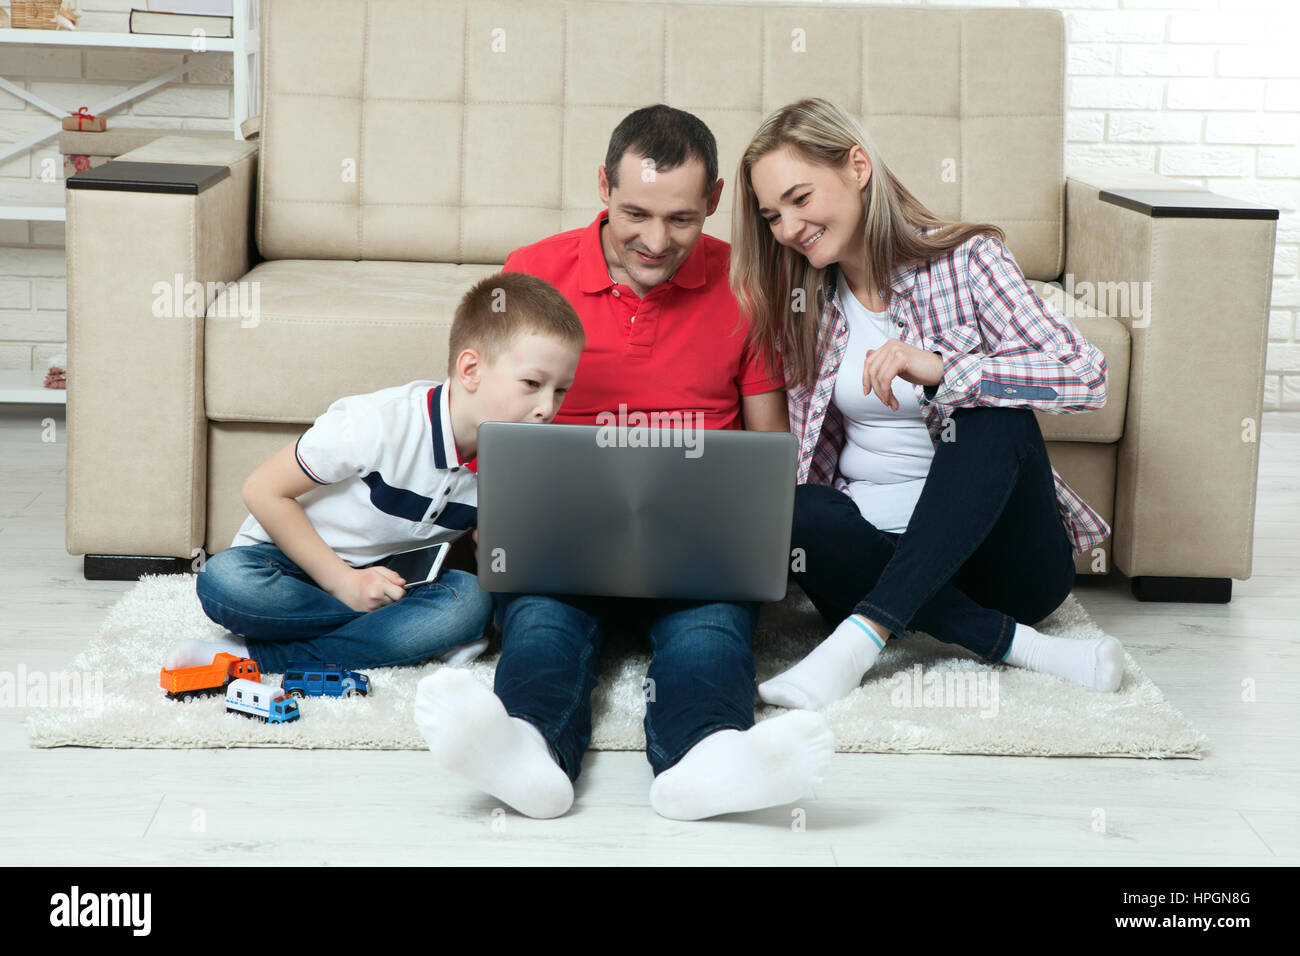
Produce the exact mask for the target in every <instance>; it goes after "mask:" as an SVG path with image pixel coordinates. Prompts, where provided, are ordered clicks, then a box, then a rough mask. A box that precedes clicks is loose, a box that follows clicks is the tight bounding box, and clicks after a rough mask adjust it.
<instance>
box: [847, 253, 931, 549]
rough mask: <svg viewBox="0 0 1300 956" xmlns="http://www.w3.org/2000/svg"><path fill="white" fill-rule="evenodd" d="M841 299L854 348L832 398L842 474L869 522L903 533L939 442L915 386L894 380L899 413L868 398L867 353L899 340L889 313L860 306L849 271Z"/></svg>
mask: <svg viewBox="0 0 1300 956" xmlns="http://www.w3.org/2000/svg"><path fill="white" fill-rule="evenodd" d="M836 296H837V298H838V301H839V305H840V309H841V310H842V311H843V312H844V316H845V318H846V319H847V320H848V326H849V344H848V347H847V349H846V350H845V353H844V360H843V361H842V362H841V363H840V370H839V373H838V374H837V375H836V377H835V391H834V393H833V395H832V399H831V400H832V402H834V404H835V407H836V408H838V409H839V412H840V416H841V417H842V418H843V419H844V429H845V438H846V441H845V442H844V448H843V449H842V450H841V451H840V462H839V465H840V474H842V475H843V476H844V477H845V479H846V480H847V481H848V482H849V487H848V492H849V495H850V496H851V497H852V498H853V501H854V503H856V504H857V506H858V510H859V511H860V512H861V513H862V516H863V517H864V518H866V519H867V520H868V521H870V522H871V523H872V524H873V525H875V526H876V527H877V528H879V529H880V530H881V531H894V532H898V533H900V534H901V533H902V532H904V531H906V530H907V523H908V521H910V520H911V517H912V510H913V509H914V508H915V507H916V500H917V499H918V498H919V497H920V496H921V489H922V487H924V485H925V478H926V475H928V474H929V473H930V461H931V459H933V458H934V442H933V441H931V440H930V432H929V430H928V429H927V428H926V427H925V420H924V418H923V417H922V415H921V406H920V405H919V404H917V401H916V395H915V393H914V392H913V391H912V385H911V383H909V382H905V381H903V379H901V378H895V379H894V382H893V389H894V397H895V398H896V399H897V401H898V411H894V410H893V409H891V408H889V407H888V406H886V405H884V404H883V403H881V401H880V399H879V398H877V397H876V395H875V393H874V392H873V393H872V394H870V395H863V394H862V368H863V366H864V365H865V364H866V355H867V349H876V348H880V346H882V345H884V343H885V340H886V339H889V338H898V336H897V334H896V333H895V330H894V327H893V326H891V324H890V322H889V313H888V312H887V311H886V312H872V311H870V310H868V309H867V308H865V307H864V306H863V305H862V304H861V303H860V302H858V300H857V298H856V297H855V296H854V295H853V293H852V291H851V290H850V289H849V287H848V284H847V283H845V281H844V277H843V273H841V275H840V279H839V285H838V287H837V289H836Z"/></svg>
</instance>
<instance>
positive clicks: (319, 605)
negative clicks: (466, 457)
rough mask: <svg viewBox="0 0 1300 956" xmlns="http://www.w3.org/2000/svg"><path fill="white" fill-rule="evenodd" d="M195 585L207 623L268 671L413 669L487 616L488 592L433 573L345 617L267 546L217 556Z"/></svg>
mask: <svg viewBox="0 0 1300 956" xmlns="http://www.w3.org/2000/svg"><path fill="white" fill-rule="evenodd" d="M195 581H196V584H195V587H196V588H197V590H198V595H199V602H200V603H201V604H202V605H203V610H204V611H205V612H206V613H207V615H208V617H210V618H212V620H214V621H216V622H217V623H218V624H220V625H221V626H222V627H224V628H226V629H227V630H230V631H233V632H234V633H236V634H240V635H243V637H244V639H245V641H246V642H247V644H248V656H249V657H251V658H252V659H253V660H255V661H256V662H257V666H258V668H260V669H261V670H263V671H266V672H268V673H271V674H280V673H283V672H284V669H285V667H284V665H285V663H286V662H287V661H293V660H306V661H332V662H335V663H338V664H341V665H342V666H343V667H345V668H353V669H356V668H363V667H399V666H401V665H404V664H418V663H420V662H421V661H427V660H429V659H431V658H434V657H437V656H439V655H441V654H444V653H446V652H447V651H449V650H451V649H452V648H453V647H456V646H457V645H459V644H467V643H469V642H471V641H476V640H478V639H479V638H480V637H482V636H483V630H484V628H486V627H487V624H488V621H490V620H491V617H492V598H491V595H489V594H488V593H487V592H486V591H482V590H480V589H479V586H478V580H477V579H476V578H475V577H474V575H472V574H467V573H465V572H464V571H443V572H442V574H441V575H440V576H439V578H438V580H437V581H435V582H433V583H432V584H421V585H419V586H417V587H414V588H412V589H411V590H410V591H408V592H407V593H406V595H405V597H402V598H401V599H399V600H397V601H394V602H393V603H392V604H386V605H384V606H383V607H381V608H376V609H375V610H373V611H354V610H353V609H352V608H350V607H348V606H347V605H346V604H344V603H343V602H342V601H340V600H339V599H338V598H336V597H334V596H333V595H332V594H330V593H329V592H327V591H325V590H324V589H323V588H321V587H320V586H319V585H318V584H316V582H315V581H313V580H312V579H311V577H310V575H308V574H307V572H305V571H303V570H302V569H301V568H300V567H298V565H296V564H295V563H294V562H293V561H292V560H291V559H290V558H289V556H288V555H286V554H285V553H284V552H283V551H281V550H280V549H279V548H277V547H276V546H275V545H273V544H250V545H240V546H239V547H233V548H227V549H226V550H224V551H221V552H218V553H217V554H214V555H213V556H212V557H210V558H208V560H207V561H206V562H205V563H204V565H203V570H201V571H200V572H199V573H198V574H197V575H196V576H195Z"/></svg>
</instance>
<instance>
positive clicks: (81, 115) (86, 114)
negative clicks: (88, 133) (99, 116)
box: [72, 106, 96, 130]
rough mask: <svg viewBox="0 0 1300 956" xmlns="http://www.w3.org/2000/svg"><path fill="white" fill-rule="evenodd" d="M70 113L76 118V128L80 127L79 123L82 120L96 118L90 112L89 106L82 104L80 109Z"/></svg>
mask: <svg viewBox="0 0 1300 956" xmlns="http://www.w3.org/2000/svg"><path fill="white" fill-rule="evenodd" d="M72 115H73V116H75V117H76V118H77V129H78V130H80V129H81V124H82V123H83V122H84V121H86V120H88V119H89V120H93V119H95V118H96V117H95V114H94V113H92V112H90V108H89V107H87V106H83V107H82V108H81V109H79V110H77V112H75V113H73V114H72Z"/></svg>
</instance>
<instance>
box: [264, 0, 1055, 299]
mask: <svg viewBox="0 0 1300 956" xmlns="http://www.w3.org/2000/svg"><path fill="white" fill-rule="evenodd" d="M1064 40H1065V27H1064V21H1063V18H1062V15H1061V13H1060V12H1059V11H1056V10H1048V9H969V10H963V9H951V8H924V9H916V8H911V7H878V6H863V5H839V4H807V3H802V4H777V3H751V4H744V5H739V4H697V3H680V2H678V3H662V2H618V3H611V2H599V0H554V2H546V3H537V2H534V0H439V2H427V0H275V2H273V3H267V4H263V11H262V36H261V43H262V47H261V64H262V65H261V70H262V97H263V108H262V110H263V120H262V132H261V140H262V146H261V157H260V163H259V173H258V176H259V190H258V210H257V243H258V247H259V250H260V252H261V254H262V255H263V256H264V257H266V258H268V259H296V258H308V259H378V260H410V261H429V262H456V263H500V262H504V261H505V258H506V256H507V255H508V254H509V253H510V252H511V251H512V250H513V249H515V248H517V247H519V246H522V245H526V244H528V243H531V242H536V241H537V240H539V239H541V238H544V237H545V236H548V235H551V234H553V233H556V232H560V231H563V230H565V229H572V228H575V227H577V226H582V225H586V224H587V223H589V222H590V221H591V220H592V219H593V218H594V217H595V215H596V213H597V212H598V211H599V209H600V198H599V195H598V193H597V185H596V176H597V172H596V171H597V168H598V167H599V166H600V165H601V164H602V163H603V162H604V158H605V150H606V148H607V146H608V143H609V137H610V134H611V133H612V132H613V129H614V127H615V126H616V125H617V124H618V122H619V121H620V120H621V119H623V117H624V116H626V115H627V114H628V113H630V112H631V111H632V110H635V109H638V108H640V107H642V106H647V105H650V104H653V103H658V102H662V103H667V104H669V105H670V106H675V107H677V108H679V109H683V110H687V111H689V112H691V113H693V114H695V115H696V116H698V117H699V118H700V119H701V120H703V121H704V122H705V123H706V124H707V125H708V126H709V128H710V129H711V130H712V132H713V135H714V137H715V138H716V139H717V143H718V153H719V155H718V160H719V175H720V176H722V177H723V179H725V180H726V186H725V188H724V190H723V194H722V201H721V203H720V204H719V207H718V211H717V212H716V213H715V214H714V215H713V216H711V217H710V218H709V220H708V223H707V227H706V231H707V232H708V233H709V234H711V235H714V236H716V237H718V238H721V239H724V240H729V239H730V228H731V203H732V190H733V187H734V182H733V180H734V178H735V174H736V164H737V161H738V160H739V158H740V152H741V150H742V149H743V148H744V146H745V144H747V143H748V142H749V140H750V138H751V137H752V136H753V134H754V132H755V131H756V130H757V129H758V126H759V124H760V123H761V122H762V120H763V119H764V118H765V117H766V116H767V115H769V114H770V113H771V112H773V111H774V110H776V109H777V108H779V107H781V106H783V105H785V104H786V103H790V102H793V101H794V100H797V99H800V98H802V97H805V96H822V97H825V98H826V99H829V100H831V101H832V102H834V103H836V104H838V105H839V106H841V107H842V108H843V109H845V110H846V111H847V112H849V113H850V114H852V115H853V116H854V118H856V119H857V120H858V121H859V122H861V123H862V124H863V127H864V129H865V130H866V132H867V134H868V135H869V136H871V137H872V138H873V139H874V140H875V142H876V145H877V146H878V148H879V149H880V151H881V156H882V157H883V159H884V161H885V162H886V163H887V164H888V165H889V167H890V168H891V169H892V170H893V171H894V172H895V173H896V174H897V175H898V176H899V178H900V179H901V180H902V181H903V183H904V184H905V185H906V186H907V187H908V188H909V189H911V190H912V192H914V193H915V194H916V195H917V196H918V197H919V198H920V199H921V200H922V201H923V202H924V203H926V204H927V205H928V206H929V207H930V209H931V210H933V211H934V212H935V213H936V214H937V215H939V216H941V217H943V218H945V219H967V220H979V221H992V222H996V223H997V224H999V225H1001V226H1002V227H1003V228H1004V229H1005V230H1006V232H1007V244H1008V246H1009V247H1010V248H1011V250H1012V252H1013V253H1014V254H1015V256H1016V258H1017V261H1018V262H1019V263H1020V265H1021V268H1022V269H1023V270H1024V272H1025V274H1026V275H1028V276H1030V277H1031V278H1039V279H1052V278H1055V277H1056V276H1057V275H1059V273H1060V271H1061V263H1062V254H1063V253H1062V247H1063V241H1064V240H1063V205H1062V204H1063V195H1064V176H1063V168H1062V167H1063V136H1064V112H1063V98H1064V93H1063V91H1064V77H1065V42H1064Z"/></svg>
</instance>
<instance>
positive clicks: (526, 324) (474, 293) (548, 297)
mask: <svg viewBox="0 0 1300 956" xmlns="http://www.w3.org/2000/svg"><path fill="white" fill-rule="evenodd" d="M529 332H531V333H533V334H535V335H548V336H551V337H553V338H555V339H558V340H560V341H561V342H564V343H565V344H567V345H572V346H574V347H575V348H577V349H579V350H581V349H582V348H583V346H584V345H586V342H587V336H586V333H585V332H584V331H583V328H582V320H581V319H579V318H578V313H577V312H576V311H575V310H574V308H573V306H572V305H570V304H569V300H568V299H566V298H565V297H564V296H563V295H562V294H561V293H560V291H559V290H558V289H556V288H555V286H553V285H551V284H550V283H549V282H547V281H546V280H545V279H539V278H538V277H537V276H533V275H529V274H527V273H525V272H498V273H497V274H496V275H491V276H488V277H487V278H485V279H480V280H479V281H478V282H477V283H476V284H475V285H474V286H473V287H472V288H471V289H470V290H469V291H468V292H466V293H465V295H464V296H463V297H462V298H461V300H460V304H459V305H458V306H456V316H455V318H454V319H452V323H451V334H450V336H449V337H448V352H449V354H448V357H447V374H448V375H449V376H454V375H455V374H456V359H457V357H458V356H459V355H460V354H461V353H462V352H464V351H465V350H466V349H474V350H475V351H477V352H478V353H479V354H480V355H481V356H482V357H483V361H484V362H488V363H491V362H494V361H496V359H497V357H498V356H499V355H501V353H502V352H504V351H505V350H506V349H508V348H509V347H510V343H511V342H512V341H513V340H514V338H515V336H517V335H522V334H526V333H529Z"/></svg>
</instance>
